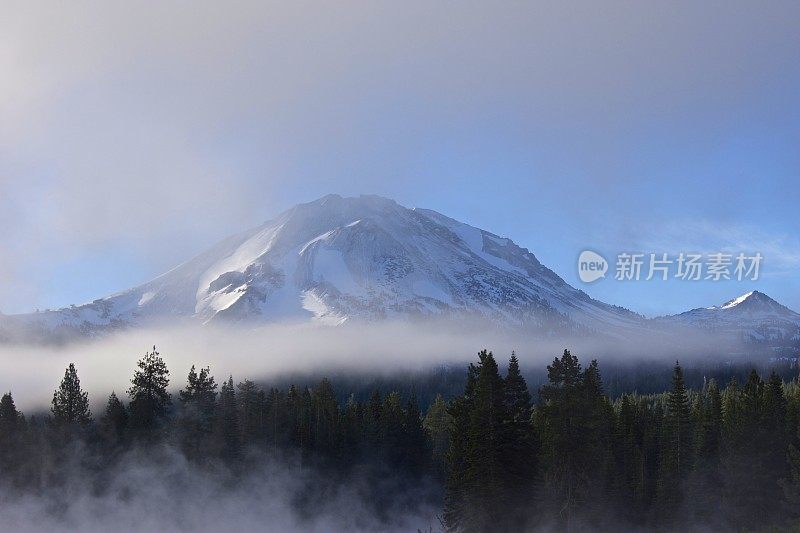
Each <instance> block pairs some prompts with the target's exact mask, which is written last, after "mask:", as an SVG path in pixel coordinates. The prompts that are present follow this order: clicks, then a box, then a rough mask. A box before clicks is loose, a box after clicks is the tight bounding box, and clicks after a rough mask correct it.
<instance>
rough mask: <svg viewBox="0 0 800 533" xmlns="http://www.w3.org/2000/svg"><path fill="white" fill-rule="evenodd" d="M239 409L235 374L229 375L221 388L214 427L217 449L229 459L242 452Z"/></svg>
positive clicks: (221, 455)
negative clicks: (234, 383)
mask: <svg viewBox="0 0 800 533" xmlns="http://www.w3.org/2000/svg"><path fill="white" fill-rule="evenodd" d="M237 411H238V409H237V406H236V390H235V389H234V387H233V376H229V377H228V380H227V381H225V382H223V383H222V387H220V390H219V402H218V404H217V416H216V421H215V429H214V434H215V436H216V448H217V451H218V453H219V455H220V457H222V458H223V459H225V460H227V461H232V460H234V459H237V458H239V457H240V454H241V442H240V440H239V438H240V435H241V432H240V429H239V416H238V412H237Z"/></svg>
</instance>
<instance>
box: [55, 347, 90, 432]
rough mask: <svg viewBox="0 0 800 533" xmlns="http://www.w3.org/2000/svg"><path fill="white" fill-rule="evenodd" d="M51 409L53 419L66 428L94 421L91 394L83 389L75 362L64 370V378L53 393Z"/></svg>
mask: <svg viewBox="0 0 800 533" xmlns="http://www.w3.org/2000/svg"><path fill="white" fill-rule="evenodd" d="M51 411H52V412H53V421H54V422H55V423H56V424H57V425H59V426H61V427H65V428H66V427H80V426H84V427H85V426H86V425H88V424H89V423H90V422H91V421H92V413H91V411H90V410H89V394H88V393H86V392H84V391H83V390H81V381H80V379H78V372H77V371H76V370H75V365H74V364H73V363H70V364H69V366H68V367H67V370H66V371H65V372H64V379H62V380H61V384H60V385H59V387H58V388H57V389H56V391H55V392H54V393H53V402H52V407H51Z"/></svg>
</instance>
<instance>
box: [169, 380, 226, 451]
mask: <svg viewBox="0 0 800 533" xmlns="http://www.w3.org/2000/svg"><path fill="white" fill-rule="evenodd" d="M216 389H217V384H216V383H215V382H214V377H213V376H212V375H211V369H210V368H209V367H205V368H201V369H200V372H199V373H198V372H197V371H196V370H195V367H194V365H192V368H191V369H190V370H189V374H188V376H187V377H186V387H185V388H183V389H181V390H180V391H178V398H179V400H180V407H181V409H180V415H179V418H178V427H179V429H180V440H181V443H182V445H183V449H184V451H185V452H186V454H187V455H188V456H189V457H190V458H193V459H199V458H201V457H204V456H205V455H207V453H206V452H207V450H206V447H207V446H208V445H209V438H210V436H211V430H212V427H213V423H214V415H215V411H216V404H217V390H216Z"/></svg>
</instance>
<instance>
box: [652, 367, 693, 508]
mask: <svg viewBox="0 0 800 533" xmlns="http://www.w3.org/2000/svg"><path fill="white" fill-rule="evenodd" d="M693 445H694V435H693V433H692V418H691V406H690V403H689V394H688V391H687V390H686V384H685V382H684V380H683V369H682V368H681V366H680V364H679V363H678V362H676V363H675V367H674V369H673V373H672V390H671V391H670V392H669V393H668V395H667V405H666V411H665V417H664V425H663V431H662V445H661V461H660V467H659V478H658V502H657V503H658V508H657V514H658V517H659V520H660V521H662V523H670V521H671V520H673V519H674V518H675V517H676V514H675V513H676V510H677V509H678V508H679V507H680V505H681V504H682V503H683V486H684V483H685V481H686V480H687V479H688V477H689V472H690V471H691V469H692V465H693V463H694V457H693V453H692V451H693Z"/></svg>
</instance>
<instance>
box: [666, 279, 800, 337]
mask: <svg viewBox="0 0 800 533" xmlns="http://www.w3.org/2000/svg"><path fill="white" fill-rule="evenodd" d="M655 320H656V322H658V323H659V324H665V325H677V326H688V327H691V328H696V329H700V330H702V331H706V332H711V333H720V334H727V336H729V337H730V336H734V337H737V338H740V339H742V340H746V341H754V342H769V343H772V344H775V343H796V342H797V341H800V313H796V312H794V311H792V310H791V309H789V308H788V307H786V306H784V305H781V304H780V303H778V302H776V301H775V300H773V299H772V298H770V297H769V296H767V295H766V294H764V293H763V292H759V291H751V292H748V293H746V294H743V295H741V296H739V297H738V298H734V299H733V300H730V301H728V302H725V303H724V304H722V305H719V306H714V307H705V308H698V309H692V310H691V311H686V312H685V313H681V314H678V315H671V316H666V317H660V318H657V319H655Z"/></svg>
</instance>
